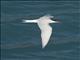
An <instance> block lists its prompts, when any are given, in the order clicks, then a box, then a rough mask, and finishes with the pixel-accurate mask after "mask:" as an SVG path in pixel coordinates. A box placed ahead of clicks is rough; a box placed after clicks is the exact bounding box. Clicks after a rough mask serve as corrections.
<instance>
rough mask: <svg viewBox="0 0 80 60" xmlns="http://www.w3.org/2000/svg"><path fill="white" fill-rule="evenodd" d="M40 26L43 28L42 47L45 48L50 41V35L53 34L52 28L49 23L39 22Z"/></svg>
mask: <svg viewBox="0 0 80 60" xmlns="http://www.w3.org/2000/svg"><path fill="white" fill-rule="evenodd" d="M38 26H39V28H40V30H41V41H42V48H44V47H45V46H46V45H47V43H48V42H49V39H50V36H51V34H52V28H51V27H50V26H49V24H44V23H41V22H40V23H38Z"/></svg>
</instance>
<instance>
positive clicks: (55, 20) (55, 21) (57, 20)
mask: <svg viewBox="0 0 80 60" xmlns="http://www.w3.org/2000/svg"><path fill="white" fill-rule="evenodd" d="M52 23H61V22H60V21H59V19H53V21H52Z"/></svg>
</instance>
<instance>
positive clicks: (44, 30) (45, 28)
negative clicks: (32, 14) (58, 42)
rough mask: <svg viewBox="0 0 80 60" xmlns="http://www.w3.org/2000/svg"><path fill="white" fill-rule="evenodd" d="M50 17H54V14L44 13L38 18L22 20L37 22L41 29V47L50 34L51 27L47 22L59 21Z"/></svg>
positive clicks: (45, 43) (24, 21) (44, 44)
mask: <svg viewBox="0 0 80 60" xmlns="http://www.w3.org/2000/svg"><path fill="white" fill-rule="evenodd" d="M51 18H54V16H51V15H45V16H42V17H40V18H39V19H34V20H23V23H37V24H38V26H39V28H40V30H41V42H42V48H45V46H46V45H47V44H48V42H49V39H50V36H51V34H52V27H51V26H50V25H49V24H50V23H59V21H53V20H51Z"/></svg>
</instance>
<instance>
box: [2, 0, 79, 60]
mask: <svg viewBox="0 0 80 60" xmlns="http://www.w3.org/2000/svg"><path fill="white" fill-rule="evenodd" d="M79 6H80V2H79V1H1V60H79V59H80V52H79V51H80V44H79V42H80V17H79V15H80V7H79ZM46 14H51V15H53V16H55V18H57V19H59V21H60V22H61V23H60V24H50V25H51V26H52V28H53V33H52V36H51V38H50V41H49V43H48V45H47V46H46V47H45V48H44V49H42V48H41V38H40V29H39V27H38V26H37V24H23V23H22V20H23V19H36V18H39V17H41V16H43V15H46Z"/></svg>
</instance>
